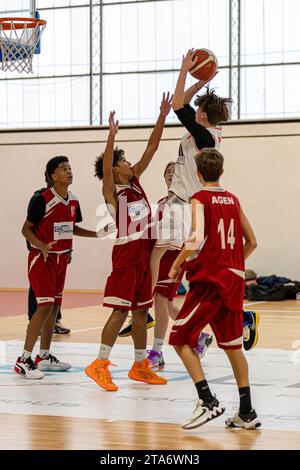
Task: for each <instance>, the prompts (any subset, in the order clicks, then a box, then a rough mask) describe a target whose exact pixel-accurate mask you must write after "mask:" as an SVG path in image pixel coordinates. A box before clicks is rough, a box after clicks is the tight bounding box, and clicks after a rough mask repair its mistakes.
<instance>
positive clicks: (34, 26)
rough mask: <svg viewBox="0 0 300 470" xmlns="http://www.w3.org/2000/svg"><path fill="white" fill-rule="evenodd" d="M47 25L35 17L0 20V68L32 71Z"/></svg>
mask: <svg viewBox="0 0 300 470" xmlns="http://www.w3.org/2000/svg"><path fill="white" fill-rule="evenodd" d="M45 27H46V22H45V21H43V20H38V19H37V20H35V19H34V18H5V19H4V18H3V19H1V20H0V70H4V71H7V70H10V71H11V72H13V71H17V72H19V73H22V72H26V73H30V72H32V59H33V56H34V52H35V50H36V47H37V45H38V44H39V41H40V38H41V35H42V33H43V31H44V29H45Z"/></svg>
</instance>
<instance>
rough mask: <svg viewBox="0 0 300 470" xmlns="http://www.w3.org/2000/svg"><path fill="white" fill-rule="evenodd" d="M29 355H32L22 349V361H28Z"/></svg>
mask: <svg viewBox="0 0 300 470" xmlns="http://www.w3.org/2000/svg"><path fill="white" fill-rule="evenodd" d="M31 353H32V351H26V350H25V349H24V351H23V354H22V357H23V358H24V359H28V358H29V357H31Z"/></svg>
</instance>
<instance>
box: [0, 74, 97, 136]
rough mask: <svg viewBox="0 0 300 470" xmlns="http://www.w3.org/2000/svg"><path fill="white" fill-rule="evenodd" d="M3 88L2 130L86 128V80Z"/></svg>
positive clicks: (16, 82)
mask: <svg viewBox="0 0 300 470" xmlns="http://www.w3.org/2000/svg"><path fill="white" fill-rule="evenodd" d="M3 84H4V87H5V88H6V91H5V95H6V99H5V100H4V103H5V106H4V113H2V118H1V127H8V128H9V127H10V128H12V127H21V128H22V127H47V126H60V125H62V126H70V125H88V124H89V78H88V77H79V78H71V77H70V78H51V79H48V78H46V79H30V80H27V79H26V80H22V79H20V80H10V81H6V82H4V83H3ZM4 87H3V89H4ZM1 88H2V87H1ZM0 96H2V94H1V95H0ZM4 119H5V120H6V122H4Z"/></svg>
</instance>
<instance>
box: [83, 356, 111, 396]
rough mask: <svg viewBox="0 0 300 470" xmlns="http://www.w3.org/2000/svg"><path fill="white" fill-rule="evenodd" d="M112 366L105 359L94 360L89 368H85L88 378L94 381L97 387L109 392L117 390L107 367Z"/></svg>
mask: <svg viewBox="0 0 300 470" xmlns="http://www.w3.org/2000/svg"><path fill="white" fill-rule="evenodd" d="M110 365H114V364H111V362H110V361H108V360H106V359H95V360H94V361H93V362H92V363H91V364H90V365H89V366H87V367H86V368H85V373H86V375H87V376H88V377H90V378H91V379H93V380H95V382H96V383H97V384H98V385H99V387H101V388H104V390H108V391H110V392H115V391H116V390H118V387H117V385H116V384H114V383H113V381H112V378H111V375H110V372H109V370H108V366H110Z"/></svg>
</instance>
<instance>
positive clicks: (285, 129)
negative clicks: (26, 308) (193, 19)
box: [0, 122, 300, 289]
mask: <svg viewBox="0 0 300 470" xmlns="http://www.w3.org/2000/svg"><path fill="white" fill-rule="evenodd" d="M150 132H151V129H150V128H146V129H145V128H134V129H129V128H124V129H121V130H120V131H119V134H118V136H117V137H118V145H119V146H120V147H121V148H124V149H125V151H126V154H127V158H128V159H129V160H130V161H132V162H133V163H134V162H135V161H136V160H137V159H138V158H139V157H140V155H141V154H142V152H143V150H144V148H145V146H146V142H147V139H148V137H149V135H150ZM182 133H183V129H182V128H181V127H179V126H178V127H167V128H166V129H165V131H164V134H163V139H162V142H161V144H160V148H159V151H158V152H157V154H156V156H155V157H154V161H153V163H152V165H151V167H150V168H149V170H148V172H147V173H146V174H145V175H144V176H143V177H142V184H143V186H144V188H145V190H146V192H147V194H148V196H149V200H150V202H156V201H157V200H158V199H159V198H161V197H162V196H164V194H165V186H164V180H163V176H162V173H163V169H164V167H165V164H166V163H167V162H168V161H169V160H175V159H176V155H177V149H178V143H179V139H180V136H181V135H182ZM106 136H107V130H105V129H82V130H73V129H70V130H63V131H59V130H51V131H32V132H22V131H20V132H4V131H2V132H0V171H1V172H0V174H1V186H0V201H1V231H0V242H1V263H0V287H25V286H27V274H26V269H27V251H26V248H25V240H24V239H23V236H22V235H21V232H20V230H21V226H22V224H23V222H24V220H25V217H26V207H27V204H28V201H29V199H30V197H31V195H32V193H33V191H34V190H35V189H38V188H40V187H41V186H43V183H44V181H43V174H44V168H45V165H46V162H47V161H48V160H49V159H50V158H52V157H53V156H55V155H58V154H60V155H67V156H68V157H69V159H70V162H71V165H72V168H73V173H74V183H73V185H72V187H71V190H72V191H73V192H74V193H75V194H76V195H77V196H78V198H79V200H80V203H81V208H82V212H83V217H84V222H83V224H82V226H84V227H86V228H91V229H93V228H95V226H96V224H97V223H98V222H99V217H97V216H96V210H97V206H98V205H99V203H100V202H103V198H102V194H101V185H100V183H99V182H98V180H97V179H96V178H94V177H93V161H94V159H95V157H96V156H97V155H98V154H99V153H100V152H101V151H103V150H104V146H105V139H106ZM223 136H224V140H223V144H222V152H223V154H224V157H225V174H224V177H223V186H224V187H226V189H228V190H230V191H232V192H234V193H236V194H237V195H238V196H239V198H240V201H241V204H242V206H243V208H244V211H245V212H246V214H247V215H248V217H249V219H250V221H251V222H252V225H253V227H254V229H255V232H256V235H257V239H258V244H259V246H258V249H257V251H256V253H255V254H254V255H253V256H252V257H251V258H250V260H249V261H248V263H247V265H248V267H249V268H252V269H254V270H255V271H257V272H258V273H259V274H260V275H265V274H273V273H276V274H279V275H285V276H288V277H291V278H293V279H300V215H299V203H300V183H299V177H300V122H286V123H276V122H274V123H266V124H257V123H255V124H254V123H253V124H252V123H247V124H234V123H232V124H230V125H227V126H224V128H223ZM110 254H111V241H109V240H106V241H101V240H96V239H82V238H81V239H80V238H75V241H74V257H73V262H72V264H71V266H70V268H69V273H68V277H67V283H66V288H80V289H102V288H103V287H104V285H105V280H106V276H107V275H108V274H109V272H110V268H111V261H110Z"/></svg>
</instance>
